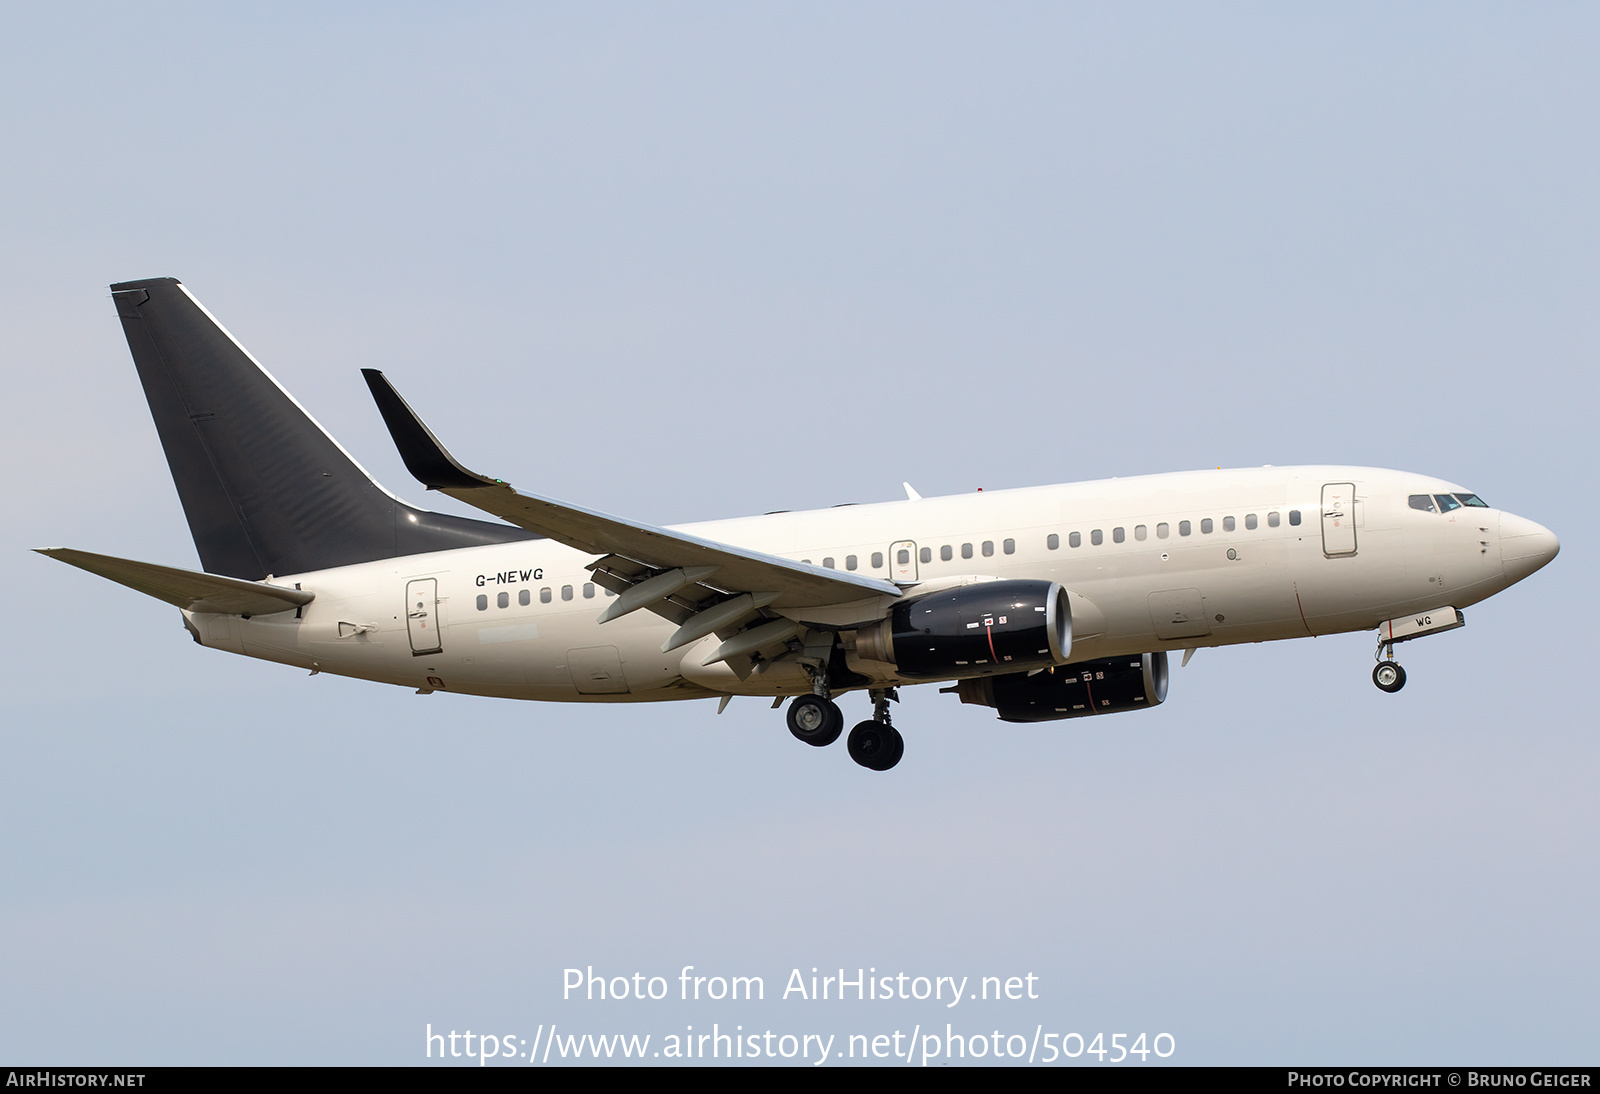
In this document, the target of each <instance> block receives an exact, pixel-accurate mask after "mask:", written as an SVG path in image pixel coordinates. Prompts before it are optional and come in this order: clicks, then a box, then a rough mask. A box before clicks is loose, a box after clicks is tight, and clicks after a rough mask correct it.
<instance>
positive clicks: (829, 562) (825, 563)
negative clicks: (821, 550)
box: [822, 558, 833, 570]
mask: <svg viewBox="0 0 1600 1094" xmlns="http://www.w3.org/2000/svg"><path fill="white" fill-rule="evenodd" d="M822 568H823V569H824V570H831V569H833V559H832V558H825V559H823V560H822Z"/></svg>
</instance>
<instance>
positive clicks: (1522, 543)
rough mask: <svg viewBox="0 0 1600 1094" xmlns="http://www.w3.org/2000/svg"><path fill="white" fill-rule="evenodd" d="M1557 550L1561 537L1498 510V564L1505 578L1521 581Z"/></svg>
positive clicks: (1523, 519)
mask: <svg viewBox="0 0 1600 1094" xmlns="http://www.w3.org/2000/svg"><path fill="white" fill-rule="evenodd" d="M1560 550H1561V541H1560V540H1558V539H1556V535H1555V533H1554V532H1552V531H1550V529H1548V528H1546V527H1545V526H1544V525H1542V524H1535V523H1534V522H1533V521H1531V520H1528V519H1527V518H1526V517H1519V516H1515V515H1514V514H1511V513H1501V514H1500V565H1501V567H1502V568H1503V569H1504V570H1505V575H1506V581H1507V582H1509V583H1511V584H1515V583H1516V582H1518V581H1521V580H1522V579H1523V578H1525V577H1527V576H1528V575H1529V574H1531V573H1533V572H1534V571H1535V570H1538V569H1540V568H1541V567H1543V566H1545V565H1546V564H1547V563H1549V561H1550V560H1551V559H1553V558H1555V557H1556V554H1557V553H1558V552H1559V551H1560Z"/></svg>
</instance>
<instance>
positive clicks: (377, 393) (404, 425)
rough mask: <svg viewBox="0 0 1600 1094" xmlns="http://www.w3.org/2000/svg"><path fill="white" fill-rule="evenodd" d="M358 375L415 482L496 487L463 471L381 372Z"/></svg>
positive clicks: (368, 370)
mask: <svg viewBox="0 0 1600 1094" xmlns="http://www.w3.org/2000/svg"><path fill="white" fill-rule="evenodd" d="M361 375H362V376H363V377H364V378H365V379H366V381H367V387H368V388H369V389H371V391H372V399H373V402H375V403H377V404H378V413H379V414H382V415H383V424H384V425H386V426H388V427H389V436H390V437H392V438H394V446H395V448H397V449H399V451H400V459H401V460H403V461H405V465H406V470H407V471H409V472H411V474H412V475H413V476H414V477H415V478H416V480H417V481H418V482H420V483H421V484H422V485H423V486H426V487H427V488H428V489H429V490H445V489H450V488H454V489H457V490H460V489H464V488H470V487H474V486H494V485H496V482H495V480H494V479H491V478H488V477H486V476H484V475H480V474H478V473H477V472H476V471H469V470H467V468H465V467H463V466H462V465H461V463H460V462H459V461H458V460H457V459H456V458H455V457H454V456H452V455H450V451H449V450H448V449H447V448H445V446H444V445H443V444H441V443H440V442H439V438H438V437H435V436H434V435H433V430H431V429H429V428H428V426H427V424H426V423H424V422H423V420H422V419H421V418H419V417H418V416H417V412H416V411H414V410H412V409H411V407H410V405H409V404H408V403H407V402H406V401H405V399H403V398H401V396H400V393H399V392H398V391H396V390H395V389H394V385H393V384H391V383H390V382H389V379H388V377H386V376H384V374H383V373H382V372H380V371H379V370H378V369H375V368H364V369H362V370H361Z"/></svg>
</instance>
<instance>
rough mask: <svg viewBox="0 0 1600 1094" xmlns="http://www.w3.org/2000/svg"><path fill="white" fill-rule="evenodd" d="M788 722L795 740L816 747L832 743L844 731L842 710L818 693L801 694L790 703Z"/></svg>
mask: <svg viewBox="0 0 1600 1094" xmlns="http://www.w3.org/2000/svg"><path fill="white" fill-rule="evenodd" d="M788 722H789V732H790V733H792V734H794V736H795V739H796V740H798V741H804V742H805V743H806V744H808V745H814V746H816V747H817V748H821V747H823V746H824V745H831V744H833V742H835V741H837V740H838V739H839V734H840V733H843V732H844V712H843V711H841V710H840V709H839V705H838V704H837V703H835V702H833V700H831V699H824V698H823V697H822V696H820V695H802V696H800V697H799V698H797V699H796V700H795V701H794V702H792V703H790V704H789V711H788Z"/></svg>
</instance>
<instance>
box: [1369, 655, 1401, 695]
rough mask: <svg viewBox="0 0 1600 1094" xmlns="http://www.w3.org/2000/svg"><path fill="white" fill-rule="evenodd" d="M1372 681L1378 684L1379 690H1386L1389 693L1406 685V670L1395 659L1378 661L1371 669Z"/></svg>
mask: <svg viewBox="0 0 1600 1094" xmlns="http://www.w3.org/2000/svg"><path fill="white" fill-rule="evenodd" d="M1372 682H1373V683H1374V684H1377V685H1378V690H1379V691H1387V692H1389V693H1390V694H1391V695H1392V694H1394V693H1395V692H1397V691H1399V690H1400V689H1401V688H1403V687H1405V686H1406V670H1405V669H1403V668H1401V667H1400V665H1399V663H1398V662H1395V661H1379V662H1378V664H1377V667H1375V668H1374V669H1373V670H1372Z"/></svg>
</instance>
